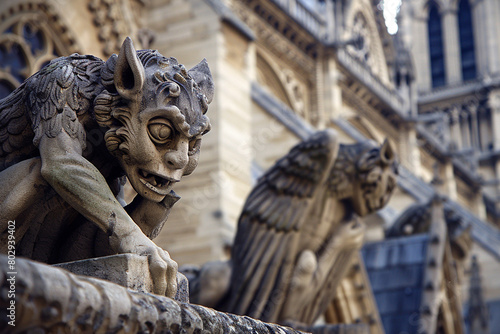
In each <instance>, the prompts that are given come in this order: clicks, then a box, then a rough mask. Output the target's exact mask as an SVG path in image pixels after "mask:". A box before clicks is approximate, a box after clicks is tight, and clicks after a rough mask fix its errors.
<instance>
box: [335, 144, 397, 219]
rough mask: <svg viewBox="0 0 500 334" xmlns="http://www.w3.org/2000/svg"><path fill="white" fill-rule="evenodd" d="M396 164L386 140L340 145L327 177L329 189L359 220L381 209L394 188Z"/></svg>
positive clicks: (393, 154)
mask: <svg viewBox="0 0 500 334" xmlns="http://www.w3.org/2000/svg"><path fill="white" fill-rule="evenodd" d="M397 174H398V163H397V161H396V154H395V153H394V150H393V149H392V147H391V145H390V144H389V142H388V141H387V140H385V141H384V143H383V144H382V145H381V146H378V145H377V144H376V143H374V142H373V141H364V142H360V143H357V144H352V145H342V144H341V145H340V149H339V154H338V158H337V160H336V161H335V165H334V168H333V169H332V172H331V176H330V189H332V191H334V192H336V193H337V198H339V199H344V200H346V201H347V202H349V203H350V206H351V207H352V208H353V210H354V212H356V214H357V215H358V216H360V217H363V216H366V215H368V214H370V213H373V212H375V211H377V210H379V209H381V208H383V207H384V206H385V205H386V204H387V203H388V202H389V199H390V198H391V195H392V193H393V192H394V189H395V188H396V176H397Z"/></svg>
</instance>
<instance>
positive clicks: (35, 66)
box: [0, 15, 61, 99]
mask: <svg viewBox="0 0 500 334" xmlns="http://www.w3.org/2000/svg"><path fill="white" fill-rule="evenodd" d="M42 22H43V21H42ZM42 22H40V21H39V20H35V19H34V18H32V19H30V17H29V15H28V16H22V15H21V16H19V18H18V19H17V20H16V21H15V22H12V21H11V22H10V23H8V24H7V25H3V27H0V31H1V34H0V99H3V98H4V97H6V96H7V95H9V94H10V93H11V92H12V91H13V90H14V89H15V88H16V87H17V86H19V85H20V84H21V83H22V82H23V81H24V80H26V79H27V78H28V77H29V76H30V75H32V74H34V73H35V72H37V71H39V70H40V69H41V68H42V67H43V66H45V65H46V64H47V63H48V62H49V61H50V60H51V59H53V58H56V57H59V56H60V54H61V53H60V52H58V50H57V48H56V46H55V45H54V42H53V41H52V39H51V38H50V37H49V31H48V28H47V27H45V26H44V25H43V24H42Z"/></svg>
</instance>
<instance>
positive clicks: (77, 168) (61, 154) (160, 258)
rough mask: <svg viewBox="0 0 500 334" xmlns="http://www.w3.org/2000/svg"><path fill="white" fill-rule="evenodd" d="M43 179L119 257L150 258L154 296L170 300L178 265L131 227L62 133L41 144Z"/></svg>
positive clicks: (75, 142)
mask: <svg viewBox="0 0 500 334" xmlns="http://www.w3.org/2000/svg"><path fill="white" fill-rule="evenodd" d="M39 149H40V156H41V158H42V171H41V174H42V177H43V178H44V179H45V180H46V181H47V182H48V183H49V184H50V185H51V186H52V187H53V188H54V190H55V191H56V192H57V193H58V194H59V195H60V196H61V197H62V198H63V199H64V200H65V201H66V202H68V203H69V204H70V205H71V206H72V207H73V208H75V209H76V210H77V211H78V212H80V213H81V214H82V215H83V216H84V217H86V218H87V219H89V220H90V221H92V222H93V223H95V224H96V225H97V226H98V227H99V228H101V229H102V230H103V231H104V232H105V233H107V235H108V236H109V242H110V245H111V247H112V248H113V250H114V251H116V252H118V253H135V254H140V255H147V256H148V257H149V263H150V271H151V275H152V276H153V277H152V278H153V281H154V285H155V289H154V290H155V291H154V292H155V293H157V294H162V295H165V294H166V295H167V296H169V297H173V296H174V295H175V293H176V291H177V280H176V273H177V264H176V263H175V262H174V261H173V260H171V259H170V256H169V255H168V253H167V252H166V251H164V250H163V249H161V248H160V247H158V246H156V245H155V244H154V243H153V242H152V241H151V240H150V239H149V238H148V237H146V235H144V233H142V231H141V230H140V228H139V227H138V226H137V225H136V224H135V223H134V221H133V220H132V219H131V218H130V216H129V215H128V214H127V212H126V211H125V209H124V208H123V207H122V206H121V205H120V203H119V202H118V200H117V199H116V198H115V196H114V195H113V193H112V191H111V189H110V188H109V186H108V185H107V183H106V180H105V179H104V177H103V175H102V174H101V173H100V172H99V170H98V169H97V168H96V167H95V166H94V165H93V164H92V163H90V162H89V161H88V160H87V159H85V158H84V157H83V156H82V147H81V144H80V142H79V141H78V139H76V138H71V136H69V135H68V134H67V133H66V132H65V131H64V130H62V131H61V132H59V134H57V135H56V136H55V137H53V138H51V137H49V136H47V135H44V136H43V137H42V138H41V140H40V145H39Z"/></svg>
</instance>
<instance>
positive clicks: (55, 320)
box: [0, 254, 302, 334]
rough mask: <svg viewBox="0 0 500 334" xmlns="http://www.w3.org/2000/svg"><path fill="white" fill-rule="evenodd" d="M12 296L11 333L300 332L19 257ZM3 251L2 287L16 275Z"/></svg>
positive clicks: (1, 301) (1, 322)
mask: <svg viewBox="0 0 500 334" xmlns="http://www.w3.org/2000/svg"><path fill="white" fill-rule="evenodd" d="M14 266H15V270H16V274H15V275H14V278H13V279H14V280H15V286H16V292H15V297H14V299H12V298H11V297H8V294H6V293H2V294H0V328H3V329H6V328H7V326H9V325H8V324H7V321H8V320H9V319H10V318H8V317H7V316H8V314H7V312H8V309H7V308H8V307H9V306H10V305H11V302H12V301H14V309H15V311H14V319H15V320H14V321H15V326H12V327H11V326H9V328H8V332H9V333H35V332H36V333H110V332H113V333H118V332H119V333H227V334H233V333H234V334H236V333H256V334H275V333H276V334H277V333H279V334H300V333H302V332H299V331H296V330H294V329H291V328H288V327H283V326H278V325H275V324H268V323H264V322H262V321H258V320H255V319H252V318H249V317H245V316H237V315H233V314H228V313H223V312H218V311H215V310H213V309H210V308H207V307H203V306H198V305H192V304H188V303H181V302H177V301H175V300H173V299H170V298H167V297H163V296H158V295H153V294H149V293H141V292H137V291H132V290H127V289H126V288H124V287H122V286H119V285H118V284H114V283H111V282H109V281H105V280H102V279H97V278H92V277H85V276H77V275H74V274H72V273H70V272H68V271H66V270H63V269H61V268H57V267H52V266H48V265H46V264H43V263H38V262H35V261H31V260H27V259H22V258H17V259H15V265H14ZM9 268H10V267H9V263H8V258H7V256H6V255H4V254H0V290H2V291H8V289H9V287H10V286H11V278H12V275H11V274H10V273H9V270H11V269H9Z"/></svg>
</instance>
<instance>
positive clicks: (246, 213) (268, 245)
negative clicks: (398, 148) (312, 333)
mask: <svg viewBox="0 0 500 334" xmlns="http://www.w3.org/2000/svg"><path fill="white" fill-rule="evenodd" d="M396 174H397V165H396V162H395V155H394V152H393V150H392V149H391V147H390V145H389V143H388V142H387V141H386V142H384V144H383V145H382V146H381V147H380V146H378V145H376V144H375V143H373V142H371V141H367V142H362V143H358V144H352V145H342V144H339V143H338V140H337V135H336V133H335V132H334V131H332V130H326V131H322V132H317V133H316V134H314V135H313V136H311V137H310V138H309V139H308V140H306V141H304V142H302V143H299V144H298V145H296V146H295V147H293V148H292V149H291V151H290V152H289V153H288V154H287V155H286V156H284V157H283V158H281V159H280V160H279V161H278V162H277V163H276V164H275V165H274V166H273V167H272V168H271V169H269V170H268V171H267V172H266V173H265V174H264V175H263V176H262V177H261V178H260V179H259V181H258V183H257V185H256V186H255V187H254V188H253V190H252V192H251V193H250V195H249V196H248V198H247V201H246V203H245V205H244V208H243V211H242V213H241V216H240V218H239V222H238V227H237V233H236V237H235V239H234V244H233V249H232V254H231V259H230V261H229V262H215V263H209V264H206V265H205V266H203V267H202V268H201V269H199V270H198V269H196V268H187V269H188V270H187V271H186V276H188V278H190V289H191V292H192V294H191V296H192V299H191V301H192V302H194V303H196V302H199V303H201V304H206V305H207V306H212V307H215V308H216V309H219V310H223V311H227V312H231V313H236V314H242V315H248V316H250V317H254V318H258V319H261V320H263V321H266V322H277V323H284V324H293V325H297V324H303V325H304V324H305V325H312V324H313V323H314V321H315V320H316V319H317V318H318V317H319V316H320V315H322V314H324V312H325V310H326V308H327V306H328V304H329V303H331V301H332V300H333V298H334V296H335V289H336V288H337V285H338V283H339V281H340V280H341V279H342V277H343V275H344V273H345V271H346V270H347V268H348V267H349V266H348V264H349V262H350V261H351V259H352V257H353V255H354V254H355V253H356V252H357V251H358V250H359V249H360V247H361V245H362V241H363V235H364V233H363V232H364V225H363V223H362V222H361V221H360V220H359V217H362V216H365V215H367V214H369V213H372V212H375V211H376V210H378V209H380V208H382V207H383V206H384V205H386V204H387V202H388V200H389V198H390V196H391V194H392V192H393V190H394V188H395V185H396ZM302 329H305V328H302Z"/></svg>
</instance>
